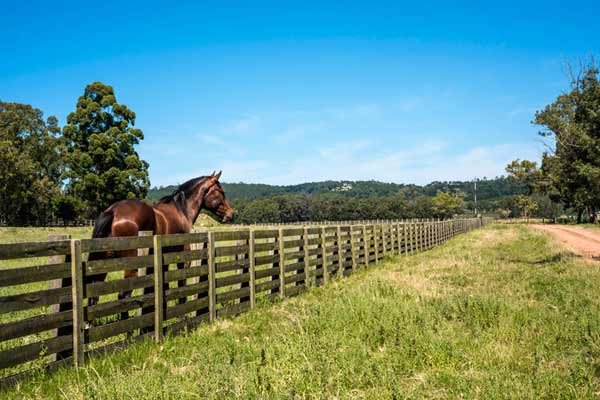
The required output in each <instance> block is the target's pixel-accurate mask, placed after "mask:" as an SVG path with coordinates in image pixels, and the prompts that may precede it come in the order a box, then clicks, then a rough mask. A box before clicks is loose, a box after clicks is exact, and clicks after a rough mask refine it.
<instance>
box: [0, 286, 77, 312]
mask: <svg viewBox="0 0 600 400" xmlns="http://www.w3.org/2000/svg"><path fill="white" fill-rule="evenodd" d="M70 301H71V288H70V287H63V288H57V289H47V290H39V291H37V292H29V293H22V294H13V295H9V296H2V297H0V314H2V313H7V312H13V311H22V310H30V309H32V308H38V307H45V306H49V305H52V304H58V303H67V302H70Z"/></svg>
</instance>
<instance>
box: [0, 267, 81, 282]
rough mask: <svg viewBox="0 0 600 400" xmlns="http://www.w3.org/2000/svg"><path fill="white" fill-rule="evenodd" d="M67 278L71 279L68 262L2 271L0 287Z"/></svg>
mask: <svg viewBox="0 0 600 400" xmlns="http://www.w3.org/2000/svg"><path fill="white" fill-rule="evenodd" d="M69 277H71V263H70V262H62V263H58V264H49V265H36V266H33V267H23V268H11V269H3V270H2V273H0V287H5V286H13V285H23V284H25V283H32V282H41V281H49V280H51V279H62V278H69Z"/></svg>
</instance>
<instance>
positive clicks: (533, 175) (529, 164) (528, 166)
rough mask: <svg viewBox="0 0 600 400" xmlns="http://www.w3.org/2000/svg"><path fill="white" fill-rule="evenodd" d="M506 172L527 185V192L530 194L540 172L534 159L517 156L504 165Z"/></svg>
mask: <svg viewBox="0 0 600 400" xmlns="http://www.w3.org/2000/svg"><path fill="white" fill-rule="evenodd" d="M506 172H507V173H508V175H509V176H510V177H512V178H515V179H517V180H519V181H521V182H522V183H524V184H525V185H526V186H527V190H528V194H530V195H531V194H532V193H533V192H534V190H535V188H536V185H537V183H538V181H539V179H540V172H539V170H538V167H537V163H536V162H535V161H529V160H519V159H518V158H517V159H516V160H514V161H512V162H511V163H510V164H508V165H507V166H506Z"/></svg>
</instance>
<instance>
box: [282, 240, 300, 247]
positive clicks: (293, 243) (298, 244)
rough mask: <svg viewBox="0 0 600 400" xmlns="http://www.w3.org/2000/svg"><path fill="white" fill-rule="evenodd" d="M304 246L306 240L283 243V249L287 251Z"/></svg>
mask: <svg viewBox="0 0 600 400" xmlns="http://www.w3.org/2000/svg"><path fill="white" fill-rule="evenodd" d="M302 246H304V239H294V240H286V241H284V242H283V247H284V248H286V249H292V248H295V247H302Z"/></svg>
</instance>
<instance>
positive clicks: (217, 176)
mask: <svg viewBox="0 0 600 400" xmlns="http://www.w3.org/2000/svg"><path fill="white" fill-rule="evenodd" d="M222 172H223V171H219V173H218V174H217V175H215V174H213V176H214V179H215V181H218V180H219V178H220V177H221V173H222Z"/></svg>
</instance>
